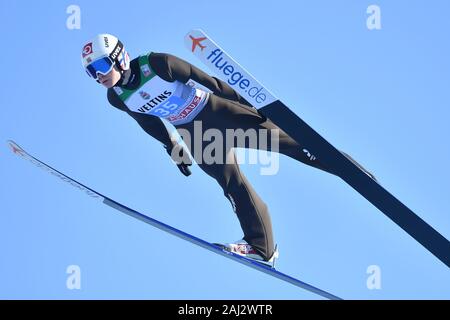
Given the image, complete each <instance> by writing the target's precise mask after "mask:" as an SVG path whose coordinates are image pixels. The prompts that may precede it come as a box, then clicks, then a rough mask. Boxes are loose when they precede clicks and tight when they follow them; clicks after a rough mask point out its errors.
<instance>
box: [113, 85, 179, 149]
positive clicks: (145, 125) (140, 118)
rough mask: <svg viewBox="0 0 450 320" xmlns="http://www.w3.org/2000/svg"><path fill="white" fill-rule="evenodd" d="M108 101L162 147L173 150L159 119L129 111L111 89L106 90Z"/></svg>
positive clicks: (172, 143)
mask: <svg viewBox="0 0 450 320" xmlns="http://www.w3.org/2000/svg"><path fill="white" fill-rule="evenodd" d="M108 101H109V103H110V104H111V105H112V106H113V107H116V108H117V109H119V110H122V111H124V112H126V113H128V114H129V115H130V116H131V117H132V118H133V119H134V120H136V122H137V123H138V124H139V126H140V127H141V128H142V129H144V131H145V132H147V133H148V134H149V135H151V136H152V137H153V138H155V139H156V140H158V141H159V142H161V143H162V144H163V145H164V147H166V148H169V149H171V148H173V146H174V142H173V141H172V140H171V139H170V134H169V132H168V131H167V128H166V126H165V125H164V123H163V122H162V120H161V118H159V117H157V116H154V115H148V114H140V113H137V112H132V111H130V110H129V109H128V108H127V107H126V105H125V104H124V103H123V101H121V100H120V99H119V97H118V96H117V94H116V93H115V92H114V91H113V90H112V89H110V90H108Z"/></svg>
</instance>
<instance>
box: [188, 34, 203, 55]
mask: <svg viewBox="0 0 450 320" xmlns="http://www.w3.org/2000/svg"><path fill="white" fill-rule="evenodd" d="M189 38H191V40H192V52H194V50H195V48H196V47H197V46H199V47H200V49H201V50H202V51H203V49H205V48H206V46H202V44H201V43H200V42H202V41H203V40H206V39H207V38H206V37H201V38H194V37H193V36H191V35H189Z"/></svg>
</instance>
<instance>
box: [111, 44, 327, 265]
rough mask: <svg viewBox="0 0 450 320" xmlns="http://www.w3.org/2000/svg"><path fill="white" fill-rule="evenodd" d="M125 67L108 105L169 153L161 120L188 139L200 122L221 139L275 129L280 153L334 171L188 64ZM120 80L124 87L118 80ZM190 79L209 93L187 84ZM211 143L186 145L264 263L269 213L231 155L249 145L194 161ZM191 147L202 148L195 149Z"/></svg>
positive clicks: (147, 60)
mask: <svg viewBox="0 0 450 320" xmlns="http://www.w3.org/2000/svg"><path fill="white" fill-rule="evenodd" d="M130 64H131V66H130V69H129V70H127V71H125V73H124V75H123V76H122V79H121V81H119V83H118V84H117V85H116V86H115V87H113V88H110V89H108V93H107V96H108V101H109V102H110V104H111V105H113V106H114V107H116V108H118V109H120V110H122V111H124V112H126V113H128V115H130V116H131V117H133V118H134V119H135V120H136V121H137V123H138V124H139V125H140V126H141V127H142V129H143V130H144V131H145V132H147V133H148V134H149V135H151V136H152V137H154V138H155V139H157V140H158V141H160V142H161V143H162V144H163V145H164V146H165V147H166V148H170V149H172V148H174V147H176V145H177V143H176V142H174V141H172V139H171V138H170V134H169V132H168V131H167V129H166V127H165V125H164V123H163V121H162V119H166V120H167V121H168V122H170V123H171V124H173V125H174V126H175V128H177V129H180V128H182V129H185V130H188V131H189V133H190V134H191V136H192V137H195V133H194V122H197V121H201V124H202V125H201V129H202V132H201V134H202V136H203V133H204V132H205V131H206V130H208V129H217V130H219V131H220V132H222V133H223V137H225V136H226V134H225V130H226V129H234V130H237V129H242V130H244V131H245V130H247V129H255V130H259V129H266V130H278V150H277V151H278V152H279V153H281V154H284V155H287V156H289V157H291V158H293V159H295V160H298V161H300V162H302V163H304V164H307V165H310V166H313V167H315V168H318V169H321V170H324V171H327V172H329V173H333V172H332V171H331V170H329V169H327V168H326V167H325V166H324V165H323V164H321V163H320V161H319V160H318V159H316V158H315V157H312V156H311V155H310V154H308V153H307V152H305V151H304V148H303V146H301V145H299V144H298V143H297V142H296V141H294V140H293V139H292V138H291V137H289V136H288V135H287V134H286V133H285V132H284V131H283V130H281V129H280V128H278V127H277V126H276V125H275V124H273V123H272V122H271V121H270V120H269V119H266V118H265V117H263V116H262V115H260V114H259V113H258V111H257V109H255V108H253V107H252V106H251V105H250V104H249V103H248V102H247V101H246V100H245V99H243V98H242V97H241V96H240V95H239V94H238V93H237V92H236V91H234V90H233V89H232V88H231V87H230V86H229V85H228V84H227V83H225V82H223V81H221V80H219V79H217V78H215V77H211V76H209V75H208V74H206V73H204V72H203V71H201V70H200V69H198V68H197V67H195V66H193V65H192V64H190V63H188V62H186V61H184V60H182V59H179V58H177V57H175V56H173V55H169V54H164V53H149V54H147V55H143V56H140V57H138V58H136V59H134V60H132V61H131V63H130ZM125 78H126V79H127V82H126V84H124V81H123V79H125ZM190 81H191V83H192V81H194V82H195V83H197V84H200V85H201V86H203V87H205V88H206V89H208V90H209V91H211V92H206V90H202V89H199V88H198V87H197V88H196V87H192V86H191V85H188V84H189V82H190ZM268 132H270V131H268ZM257 136H258V139H261V138H260V137H259V135H257ZM210 143H211V142H210V141H203V139H202V143H200V144H197V143H191V144H187V145H188V147H189V151H190V153H191V155H192V156H193V157H194V159H195V160H196V162H197V163H198V164H199V166H200V168H201V169H202V170H203V171H204V172H205V173H207V174H208V175H209V176H211V177H212V178H214V179H215V180H216V181H217V183H219V185H220V186H221V187H222V189H223V192H224V195H225V196H226V197H227V198H228V199H229V201H230V202H231V204H232V207H233V210H234V212H235V213H236V215H237V217H238V219H239V222H240V225H241V228H242V230H243V232H244V240H246V241H247V242H248V243H249V244H250V245H252V246H253V247H254V248H255V249H256V250H257V251H258V252H259V253H260V254H261V255H262V256H263V257H264V258H265V259H266V260H268V259H269V258H270V257H271V256H272V254H273V252H274V239H273V233H272V223H271V219H270V214H269V210H268V208H267V205H266V204H265V203H264V202H263V200H262V199H261V198H260V197H259V196H258V194H257V193H256V191H255V190H254V188H253V187H252V185H251V184H250V182H249V181H248V180H247V179H246V177H245V176H244V174H243V173H242V172H241V171H240V169H239V165H238V163H237V160H236V155H235V152H234V148H236V147H241V148H249V147H253V146H250V145H248V140H247V139H236V140H235V141H234V143H233V145H231V146H230V145H229V143H228V144H227V145H226V144H225V143H224V146H223V148H224V149H223V150H224V152H223V161H222V162H221V163H212V164H208V163H206V162H205V161H202V159H197V158H196V155H202V154H203V152H202V151H203V149H204V148H205V147H206V146H207V145H208V144H210ZM257 146H258V148H260V149H262V147H260V146H267V147H265V148H264V150H269V151H270V150H271V137H270V135H268V136H267V141H266V143H259V142H258V144H257ZM196 148H201V150H197V151H196V150H195V149H196ZM199 151H200V152H199ZM185 161H186V162H187V161H189V160H188V159H186V160H185Z"/></svg>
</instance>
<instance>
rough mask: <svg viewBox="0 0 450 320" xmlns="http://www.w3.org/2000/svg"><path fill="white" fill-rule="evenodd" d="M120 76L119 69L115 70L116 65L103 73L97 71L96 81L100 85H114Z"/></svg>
mask: <svg viewBox="0 0 450 320" xmlns="http://www.w3.org/2000/svg"><path fill="white" fill-rule="evenodd" d="M120 76H121V74H120V72H119V70H117V67H116V66H114V68H112V70H111V71H110V72H109V73H107V74H105V75H102V74H101V73H97V77H98V81H99V82H100V84H101V85H102V86H104V87H106V88H111V87H114V86H115V85H116V83H117V82H118V81H119V80H120Z"/></svg>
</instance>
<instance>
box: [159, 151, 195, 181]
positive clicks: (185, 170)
mask: <svg viewBox="0 0 450 320" xmlns="http://www.w3.org/2000/svg"><path fill="white" fill-rule="evenodd" d="M164 148H165V149H166V152H167V154H168V155H169V156H170V157H171V158H172V160H173V161H174V162H175V163H176V165H177V167H178V169H179V170H180V171H181V173H182V174H184V175H185V176H186V177H188V176H190V175H191V169H189V166H191V165H192V162H191V159H190V158H189V155H188V153H187V152H186V150H185V148H184V147H183V146H181V145H179V144H176V145H174V146H172V147H170V148H169V147H167V146H164Z"/></svg>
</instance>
